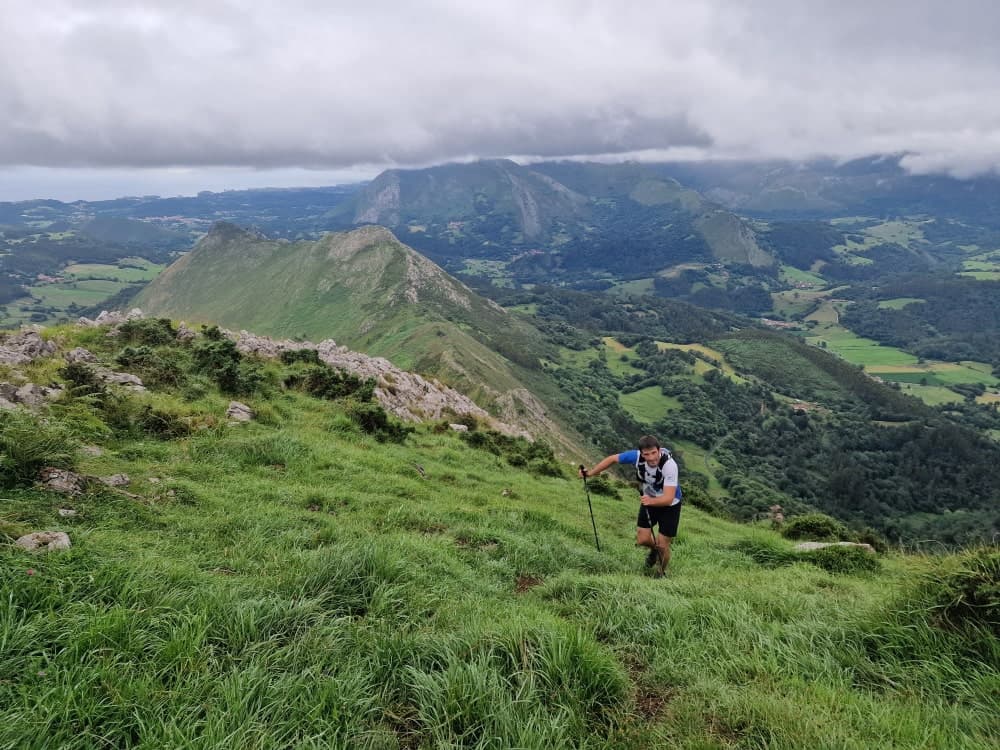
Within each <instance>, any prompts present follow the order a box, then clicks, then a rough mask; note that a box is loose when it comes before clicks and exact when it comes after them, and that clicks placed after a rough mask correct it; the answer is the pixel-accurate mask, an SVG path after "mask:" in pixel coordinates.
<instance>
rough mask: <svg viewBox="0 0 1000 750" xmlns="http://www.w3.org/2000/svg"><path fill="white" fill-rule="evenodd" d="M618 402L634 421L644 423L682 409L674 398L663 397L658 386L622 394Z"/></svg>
mask: <svg viewBox="0 0 1000 750" xmlns="http://www.w3.org/2000/svg"><path fill="white" fill-rule="evenodd" d="M618 402H619V403H620V404H621V405H622V408H623V409H625V411H627V412H628V413H629V414H631V415H632V416H633V417H635V419H636V420H638V421H639V422H645V423H652V422H654V421H656V420H657V419H660V418H661V417H663V416H664V415H665V414H666V413H667V412H668V411H673V410H680V409H683V408H684V407H683V406H682V405H681V402H680V401H678V400H677V399H676V398H675V397H674V396H664V395H663V390H662V389H661V388H660V386H658V385H651V386H649V387H648V388H643V389H642V390H639V391H635V392H634V393H623V394H621V395H620V396H619V397H618Z"/></svg>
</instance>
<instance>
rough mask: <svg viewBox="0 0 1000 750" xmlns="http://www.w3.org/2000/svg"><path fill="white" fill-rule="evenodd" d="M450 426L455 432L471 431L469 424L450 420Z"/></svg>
mask: <svg viewBox="0 0 1000 750" xmlns="http://www.w3.org/2000/svg"><path fill="white" fill-rule="evenodd" d="M448 426H449V427H450V428H451V429H453V430H454V431H455V432H468V431H469V425H467V424H454V423H451V422H449V423H448Z"/></svg>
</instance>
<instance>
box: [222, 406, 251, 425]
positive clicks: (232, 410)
mask: <svg viewBox="0 0 1000 750" xmlns="http://www.w3.org/2000/svg"><path fill="white" fill-rule="evenodd" d="M226 416H227V417H229V418H230V419H235V420H236V421H237V422H249V421H250V420H251V419H253V418H254V417H255V416H256V415H255V414H254V411H253V409H251V408H250V407H249V406H247V405H246V404H241V403H240V402H239V401H230V402H229V408H228V409H226Z"/></svg>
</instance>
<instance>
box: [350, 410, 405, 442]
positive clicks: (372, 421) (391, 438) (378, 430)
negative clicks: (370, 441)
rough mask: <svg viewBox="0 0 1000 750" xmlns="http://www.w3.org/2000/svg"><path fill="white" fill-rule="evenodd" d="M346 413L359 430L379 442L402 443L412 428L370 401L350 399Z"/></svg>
mask: <svg viewBox="0 0 1000 750" xmlns="http://www.w3.org/2000/svg"><path fill="white" fill-rule="evenodd" d="M347 415H348V416H349V417H350V418H351V419H352V420H353V421H354V423H355V424H357V425H358V426H359V427H360V428H361V431H362V432H364V433H366V434H368V435H371V436H373V437H374V438H375V439H376V440H378V441H379V442H380V443H402V442H404V441H405V440H406V436H407V435H409V434H410V433H411V432H413V428H412V427H409V426H408V425H403V424H401V423H400V422H397V421H396V420H393V419H390V418H389V415H388V414H386V412H385V409H383V408H382V407H381V406H380V405H379V404H376V403H374V402H372V401H350V402H349V403H348V405H347Z"/></svg>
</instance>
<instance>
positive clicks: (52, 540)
mask: <svg viewBox="0 0 1000 750" xmlns="http://www.w3.org/2000/svg"><path fill="white" fill-rule="evenodd" d="M14 546H15V547H20V548H21V549H26V550H28V552H53V551H55V550H59V549H69V548H70V547H72V546H73V543H72V542H71V541H70V540H69V534H67V533H66V532H64V531H35V532H32V533H31V534H25V535H24V536H22V537H19V538H18V540H17V541H16V542H14Z"/></svg>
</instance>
